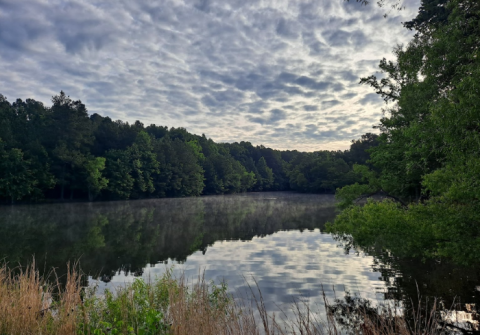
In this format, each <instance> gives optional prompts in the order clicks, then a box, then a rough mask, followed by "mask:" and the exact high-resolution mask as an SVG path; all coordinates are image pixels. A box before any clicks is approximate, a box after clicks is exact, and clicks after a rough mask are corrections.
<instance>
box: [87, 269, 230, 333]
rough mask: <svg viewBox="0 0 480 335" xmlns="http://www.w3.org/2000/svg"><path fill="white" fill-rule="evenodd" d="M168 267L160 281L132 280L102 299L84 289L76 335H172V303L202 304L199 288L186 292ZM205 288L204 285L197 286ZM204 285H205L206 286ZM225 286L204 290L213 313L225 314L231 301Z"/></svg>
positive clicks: (212, 285) (213, 284)
mask: <svg viewBox="0 0 480 335" xmlns="http://www.w3.org/2000/svg"><path fill="white" fill-rule="evenodd" d="M172 271H173V269H172V268H170V269H169V270H168V271H167V272H166V273H165V274H164V275H163V276H162V277H161V278H159V279H158V280H156V281H154V282H152V283H146V282H145V281H144V280H143V279H138V278H137V279H135V280H134V282H133V283H132V284H130V285H127V286H126V287H121V288H118V289H117V290H116V291H115V292H111V291H110V290H106V291H105V293H104V295H103V296H98V295H97V294H96V289H95V288H89V289H87V292H86V295H85V297H84V302H83V304H82V306H81V309H82V310H81V313H80V315H81V317H80V321H81V322H80V323H79V327H78V334H84V335H87V334H98V335H107V334H141V335H162V334H165V335H166V334H171V333H172V332H171V325H170V323H169V320H168V318H167V315H168V313H169V306H170V303H171V301H182V300H184V301H187V302H189V301H192V302H193V303H194V304H195V301H202V299H203V298H204V297H200V296H198V295H200V294H202V293H203V290H202V289H198V288H193V289H189V288H187V287H186V286H185V284H183V283H182V282H180V281H179V280H176V279H175V278H173V277H172ZM200 285H206V284H204V283H203V284H200ZM206 286H207V285H206ZM227 289H228V287H227V285H226V284H225V283H221V284H220V285H216V284H215V283H214V282H213V281H212V282H211V283H210V284H209V285H208V286H207V288H206V296H205V298H206V302H207V304H210V307H211V309H213V310H220V311H222V310H224V311H225V313H226V312H227V309H228V306H229V305H230V304H231V298H230V297H229V296H228V295H227Z"/></svg>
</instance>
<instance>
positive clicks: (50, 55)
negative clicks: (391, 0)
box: [0, 0, 418, 151]
mask: <svg viewBox="0 0 480 335" xmlns="http://www.w3.org/2000/svg"><path fill="white" fill-rule="evenodd" d="M352 1H353V0H352ZM405 5H406V9H405V10H403V11H390V12H389V13H388V16H387V18H384V17H383V14H384V13H385V12H386V11H387V12H388V9H385V8H379V7H377V6H376V5H375V4H371V5H368V6H367V7H365V6H361V5H359V4H357V3H355V2H350V3H347V2H344V1H343V0H290V1H289V0H158V1H152V0H136V1H131V0H21V1H19V0H0V93H1V94H3V95H5V96H6V97H7V98H8V99H9V101H11V102H12V101H14V99H16V98H22V99H26V98H34V99H36V100H40V101H42V102H44V103H45V104H47V105H50V99H51V96H52V95H55V94H57V93H58V92H60V90H64V91H65V93H67V94H68V95H70V96H71V97H72V98H74V99H80V100H82V101H83V102H84V103H85V104H86V105H87V108H88V110H89V112H90V113H99V114H101V115H106V116H110V117H112V118H113V119H121V120H125V121H129V122H132V121H135V120H141V121H142V122H143V123H145V124H146V125H148V124H150V123H155V124H158V125H166V126H169V127H172V126H173V127H185V128H187V130H188V131H190V132H193V133H195V134H202V133H204V134H206V135H207V136H208V137H211V138H212V139H213V140H215V141H221V142H224V141H226V142H234V141H242V140H245V141H250V142H252V143H253V144H255V145H259V144H263V145H265V146H269V147H273V148H276V149H298V150H303V151H314V150H324V149H328V150H330V149H345V148H347V147H348V145H349V142H350V140H351V139H354V138H358V137H359V136H360V135H361V134H363V133H365V132H368V131H371V127H372V125H374V124H376V123H378V120H379V118H380V116H381V108H382V107H383V102H382V100H381V99H380V98H379V97H378V96H376V95H375V94H374V93H373V92H372V90H371V89H370V88H368V87H363V86H360V85H358V82H359V78H360V77H361V76H368V75H370V74H374V73H375V72H376V71H377V65H378V61H379V60H380V59H381V58H382V57H387V58H389V57H390V58H391V51H392V49H393V47H394V46H395V45H396V44H398V43H407V42H408V41H409V39H410V38H411V36H412V34H411V32H409V31H408V30H406V29H404V28H403V27H402V25H401V22H403V21H406V20H408V19H410V18H412V17H413V16H414V13H415V12H416V10H417V9H418V0H406V2H405Z"/></svg>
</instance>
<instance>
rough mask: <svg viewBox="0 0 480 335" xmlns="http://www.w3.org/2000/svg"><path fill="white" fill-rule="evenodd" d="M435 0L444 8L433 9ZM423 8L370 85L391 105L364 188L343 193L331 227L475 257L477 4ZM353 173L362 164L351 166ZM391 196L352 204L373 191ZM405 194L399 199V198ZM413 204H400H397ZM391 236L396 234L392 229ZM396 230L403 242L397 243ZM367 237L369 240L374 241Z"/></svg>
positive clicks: (439, 253)
mask: <svg viewBox="0 0 480 335" xmlns="http://www.w3.org/2000/svg"><path fill="white" fill-rule="evenodd" d="M438 4H440V5H441V6H438V7H435V6H437V5H438ZM423 6H429V7H428V8H429V10H426V11H421V12H420V13H419V15H418V16H417V18H416V19H415V20H413V21H411V24H409V27H410V28H414V29H416V30H417V34H416V35H415V37H414V39H413V41H412V42H411V43H410V44H409V45H408V46H407V48H406V49H400V48H399V49H397V50H396V56H397V62H396V63H394V62H388V63H387V62H386V61H382V62H381V64H380V67H381V69H382V70H383V71H384V72H385V73H387V79H382V80H381V81H380V82H378V81H377V79H376V78H375V77H373V76H372V77H369V78H367V79H365V80H364V81H363V82H365V83H369V84H370V85H372V86H373V87H374V89H375V90H376V91H377V93H379V94H381V95H382V96H383V97H384V98H385V100H389V101H390V100H393V101H395V105H394V107H393V108H391V109H390V110H389V111H390V116H389V117H384V118H383V119H382V120H381V125H380V129H381V130H382V134H381V135H380V137H379V142H380V144H379V145H378V146H376V147H374V148H372V149H370V152H371V159H370V161H369V163H370V164H372V165H373V167H374V169H375V171H378V173H376V174H375V173H374V172H373V171H370V172H369V171H367V170H366V168H362V173H363V175H364V176H365V178H364V183H365V184H364V185H360V184H355V185H352V186H347V187H345V188H343V189H340V190H339V191H338V192H337V197H338V198H340V199H341V206H342V207H343V208H347V209H346V210H345V211H344V212H343V213H342V214H341V215H340V216H339V218H338V219H337V220H336V221H335V224H334V225H332V226H331V227H330V229H331V231H335V232H338V233H339V234H351V235H352V236H353V239H354V240H355V242H356V243H358V244H359V245H362V246H363V247H368V245H371V244H373V243H376V242H375V241H374V240H373V239H374V238H373V237H374V236H377V237H378V239H379V240H383V241H384V246H385V247H386V248H389V249H391V250H392V252H395V253H397V254H402V255H407V254H421V255H423V256H427V257H447V258H452V259H453V260H454V261H456V262H458V263H465V264H470V263H476V262H478V260H477V259H476V258H475V256H474V255H476V254H478V252H480V215H479V213H480V203H479V199H480V191H479V190H480V187H479V186H480V185H479V177H478V176H480V159H479V158H478V153H479V152H480V132H479V129H480V109H479V108H478V106H479V105H480V94H479V91H478V87H480V79H479V78H480V70H479V69H480V63H479V62H480V60H479V57H478V51H479V49H480V37H479V36H480V25H479V23H480V4H479V3H478V2H477V1H470V0H452V1H449V2H448V3H445V2H444V1H424V2H423ZM356 170H358V168H357V169H356ZM378 190H382V191H385V192H386V193H388V195H390V196H391V197H392V198H393V199H395V200H396V204H394V203H393V202H391V201H384V202H379V203H373V202H369V203H368V204H367V205H365V206H364V207H363V208H358V207H349V206H351V205H352V203H353V201H354V200H355V199H356V198H357V197H359V196H361V195H365V194H368V193H369V192H376V191H378ZM402 199H403V201H402ZM402 202H403V203H409V204H408V206H405V205H403V206H398V205H397V204H398V203H402ZM392 232H394V233H395V234H394V235H391V234H392ZM395 235H396V236H398V238H399V239H401V241H402V243H403V246H399V245H398V242H397V241H396V240H395ZM369 236H370V237H371V238H372V239H371V240H369V238H370V237H369Z"/></svg>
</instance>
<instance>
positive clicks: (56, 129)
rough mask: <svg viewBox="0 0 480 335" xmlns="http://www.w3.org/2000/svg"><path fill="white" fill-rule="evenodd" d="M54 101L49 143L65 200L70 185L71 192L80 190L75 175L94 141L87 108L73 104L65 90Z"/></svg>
mask: <svg viewBox="0 0 480 335" xmlns="http://www.w3.org/2000/svg"><path fill="white" fill-rule="evenodd" d="M52 102H53V106H52V107H51V109H50V115H49V116H50V118H49V127H48V134H47V143H48V146H49V148H50V150H51V152H52V154H53V156H54V157H55V161H54V164H53V165H52V168H53V171H54V174H55V176H56V177H57V183H58V184H59V185H60V198H61V199H64V194H65V187H66V186H67V185H68V186H70V189H71V191H72V192H73V189H74V188H75V187H79V186H78V184H79V183H77V185H76V184H75V176H76V175H77V173H78V168H79V167H81V166H82V165H83V164H84V162H85V157H86V155H87V154H88V152H89V146H90V145H91V144H92V143H93V139H94V138H93V136H92V124H91V121H90V119H89V117H88V113H87V109H86V107H85V105H84V104H82V102H81V101H80V100H77V101H74V100H72V99H70V97H68V96H67V95H65V93H64V92H63V91H62V92H60V94H59V95H57V96H54V97H53V98H52ZM75 169H77V170H75Z"/></svg>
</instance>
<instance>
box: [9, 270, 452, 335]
mask: <svg viewBox="0 0 480 335" xmlns="http://www.w3.org/2000/svg"><path fill="white" fill-rule="evenodd" d="M80 280H81V278H80V275H79V274H78V271H77V270H76V267H71V268H69V273H68V275H67V278H66V281H65V282H66V284H64V285H62V289H61V290H60V289H59V288H60V284H59V283H58V281H57V283H56V284H55V285H50V284H48V283H47V282H45V281H44V279H42V278H41V277H40V276H39V273H38V271H37V270H35V264H34V263H33V264H32V265H31V266H28V267H27V268H26V269H23V270H22V269H21V268H14V269H9V268H8V267H7V266H6V265H4V266H3V267H1V268H0V335H7V334H9V335H10V334H59V335H63V334H69V335H70V334H83V335H87V334H95V335H97V334H105V335H107V334H172V335H173V334H174V335H187V334H188V335H190V334H195V335H212V334H214V335H216V334H225V335H227V334H228V335H230V334H231V335H252V334H253V335H255V334H259V335H260V334H267V335H287V334H292V335H293V334H295V335H297V334H298V335H323V334H328V335H330V334H342V333H347V332H348V333H350V334H368V335H376V334H379V335H380V334H408V335H411V334H415V335H416V334H419V335H420V334H423V335H428V334H441V333H446V328H445V327H442V326H441V325H442V323H441V321H440V322H438V320H437V317H438V313H437V311H436V304H435V303H434V304H433V306H431V307H432V308H431V311H430V312H429V313H428V314H425V313H424V312H423V313H422V312H421V309H420V308H419V309H418V310H416V311H410V312H411V313H413V322H410V323H408V322H407V321H406V319H405V317H404V316H403V314H402V313H403V311H402V312H400V311H399V310H397V309H396V308H395V307H393V308H390V307H388V306H387V307H383V308H372V307H370V306H369V305H368V304H361V303H360V304H359V303H357V302H358V301H357V302H352V301H353V300H352V301H350V304H348V303H340V302H339V301H336V302H335V303H334V304H331V303H330V302H328V301H327V299H326V297H325V294H324V304H325V309H326V310H327V312H326V313H323V314H322V315H321V316H319V315H318V313H314V312H313V311H312V310H311V309H310V306H308V304H305V303H302V302H296V303H294V304H293V305H292V310H293V315H294V317H293V318H288V317H287V315H286V314H284V315H282V316H281V317H282V318H280V319H279V318H278V316H277V317H276V316H275V315H272V314H270V313H268V312H267V310H266V307H265V303H264V300H263V297H262V293H261V291H260V290H259V289H258V285H256V286H254V287H253V288H252V287H251V288H250V294H251V295H250V298H251V299H250V300H251V301H253V304H252V305H251V306H245V305H240V304H239V302H238V301H240V300H235V299H233V298H232V297H231V296H229V295H228V294H227V292H226V286H223V285H214V284H213V283H207V282H205V279H204V278H203V276H200V277H199V278H198V280H197V281H196V283H197V284H195V285H188V284H187V283H186V281H185V279H184V278H183V277H181V278H173V277H172V275H171V272H169V273H167V274H166V275H165V276H164V277H163V278H161V279H160V280H158V281H155V282H152V283H145V282H143V281H142V280H138V281H135V282H134V283H133V284H131V285H127V286H125V287H122V288H120V289H118V290H116V291H115V292H106V294H105V295H104V296H101V297H100V296H98V295H96V294H95V292H94V290H91V289H84V288H82V287H81V285H80V282H81V281H80ZM443 325H444V324H443Z"/></svg>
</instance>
